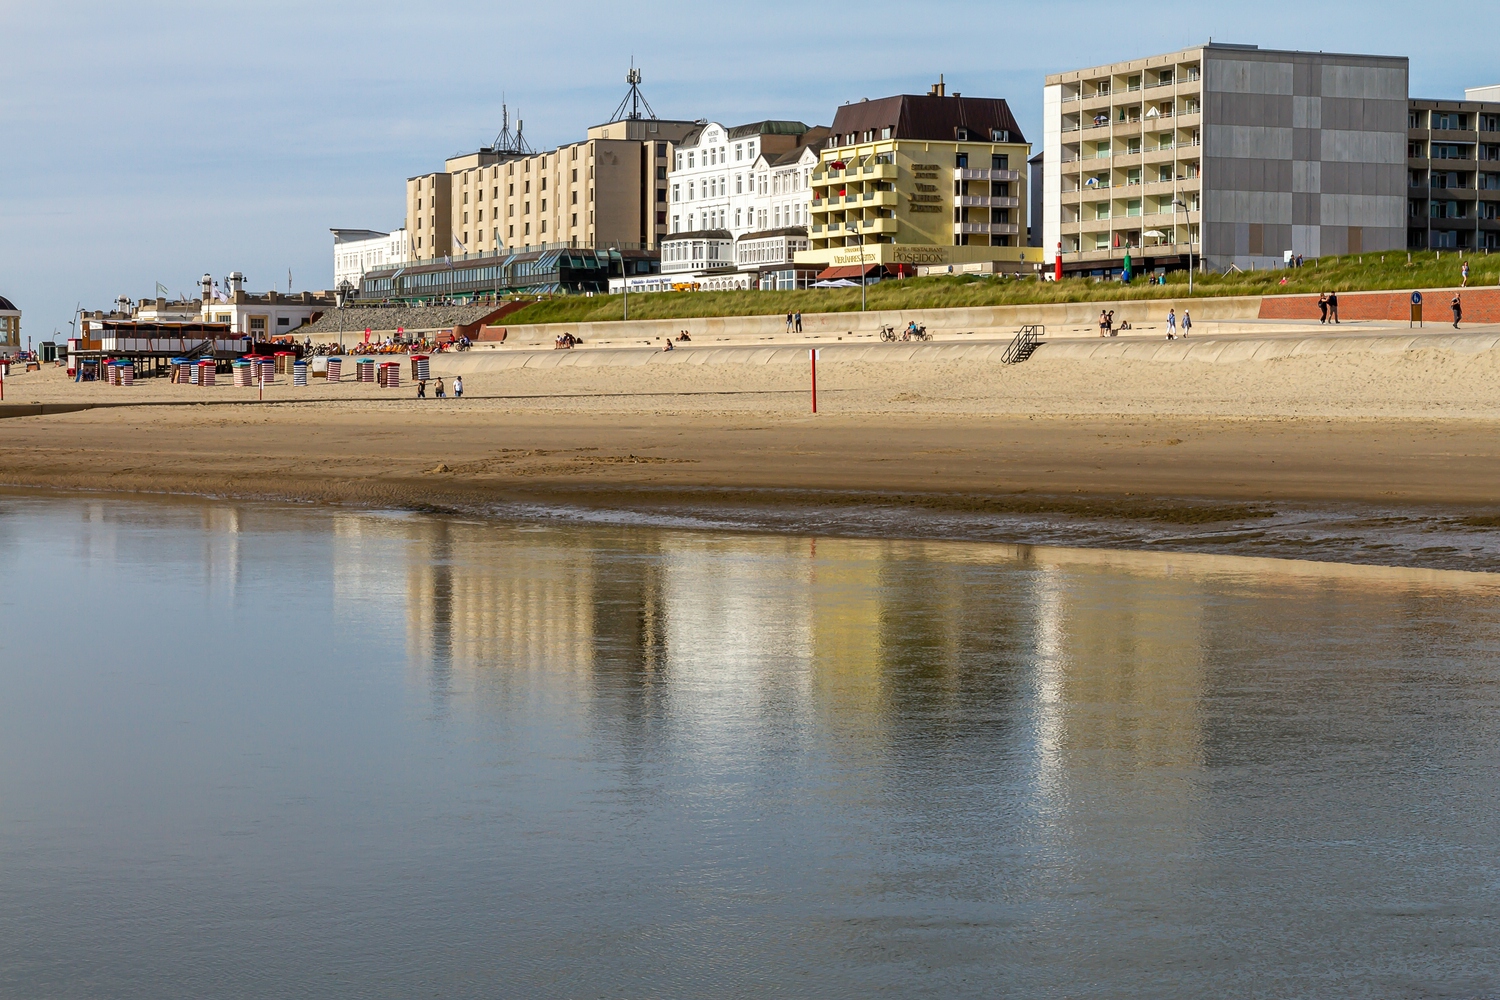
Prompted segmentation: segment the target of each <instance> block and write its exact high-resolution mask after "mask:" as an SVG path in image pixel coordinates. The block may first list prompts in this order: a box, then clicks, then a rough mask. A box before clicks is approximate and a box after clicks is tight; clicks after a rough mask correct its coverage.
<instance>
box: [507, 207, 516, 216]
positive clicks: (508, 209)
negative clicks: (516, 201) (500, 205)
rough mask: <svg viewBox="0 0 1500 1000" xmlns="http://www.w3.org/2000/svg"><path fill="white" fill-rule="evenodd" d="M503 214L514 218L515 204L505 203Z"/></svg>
mask: <svg viewBox="0 0 1500 1000" xmlns="http://www.w3.org/2000/svg"><path fill="white" fill-rule="evenodd" d="M505 215H506V217H507V218H515V215H516V206H514V205H506V206H505Z"/></svg>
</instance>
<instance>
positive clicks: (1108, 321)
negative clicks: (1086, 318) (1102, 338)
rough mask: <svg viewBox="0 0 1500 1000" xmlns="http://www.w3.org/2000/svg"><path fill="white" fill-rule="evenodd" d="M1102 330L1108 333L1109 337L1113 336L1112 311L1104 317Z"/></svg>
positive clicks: (1113, 318)
mask: <svg viewBox="0 0 1500 1000" xmlns="http://www.w3.org/2000/svg"><path fill="white" fill-rule="evenodd" d="M1104 328H1105V329H1106V330H1108V331H1109V335H1110V336H1111V337H1113V336H1114V335H1115V311H1114V310H1113V309H1111V310H1110V311H1109V312H1108V313H1107V314H1106V315H1105V317H1104Z"/></svg>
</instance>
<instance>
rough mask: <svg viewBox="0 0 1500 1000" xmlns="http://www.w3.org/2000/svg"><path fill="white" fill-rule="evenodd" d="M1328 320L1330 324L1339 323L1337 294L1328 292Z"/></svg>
mask: <svg viewBox="0 0 1500 1000" xmlns="http://www.w3.org/2000/svg"><path fill="white" fill-rule="evenodd" d="M1328 319H1329V320H1330V321H1331V322H1334V323H1337V322H1338V321H1339V293H1338V292H1329V293H1328Z"/></svg>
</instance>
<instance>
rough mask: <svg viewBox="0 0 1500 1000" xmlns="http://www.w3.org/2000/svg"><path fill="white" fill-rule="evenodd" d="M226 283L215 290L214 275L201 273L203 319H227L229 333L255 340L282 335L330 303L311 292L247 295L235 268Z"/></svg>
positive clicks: (300, 324)
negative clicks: (216, 291)
mask: <svg viewBox="0 0 1500 1000" xmlns="http://www.w3.org/2000/svg"><path fill="white" fill-rule="evenodd" d="M225 283H226V285H227V286H228V287H227V288H224V289H219V290H218V293H217V294H215V289H214V280H213V277H212V276H211V275H207V274H205V275H204V276H203V280H202V285H203V300H202V306H201V313H200V315H201V317H202V319H203V320H204V322H208V323H228V324H229V331H230V333H231V334H234V335H237V336H241V337H254V338H255V339H256V340H257V341H265V340H269V339H270V338H272V337H284V336H286V335H287V334H289V333H291V332H292V331H293V330H295V329H297V328H298V327H300V326H302V325H304V324H306V323H310V322H312V320H313V319H315V318H316V317H318V316H321V315H322V314H323V313H324V312H326V311H327V310H328V309H329V307H330V305H331V303H330V302H329V301H328V300H327V299H326V298H325V299H322V300H321V301H319V300H318V298H316V297H314V296H313V295H312V293H310V292H302V293H301V294H299V295H282V294H280V293H279V292H267V293H265V294H264V295H250V294H248V293H246V291H245V287H244V286H245V276H244V275H242V274H241V273H240V272H238V271H235V272H233V273H231V274H230V275H229V277H228V278H226V279H225Z"/></svg>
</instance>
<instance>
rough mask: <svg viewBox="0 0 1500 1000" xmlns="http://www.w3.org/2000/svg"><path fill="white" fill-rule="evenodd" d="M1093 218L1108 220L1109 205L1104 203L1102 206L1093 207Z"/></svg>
mask: <svg viewBox="0 0 1500 1000" xmlns="http://www.w3.org/2000/svg"><path fill="white" fill-rule="evenodd" d="M1094 218H1095V219H1107V218H1109V203H1108V202H1106V203H1104V204H1103V205H1095V206H1094Z"/></svg>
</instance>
